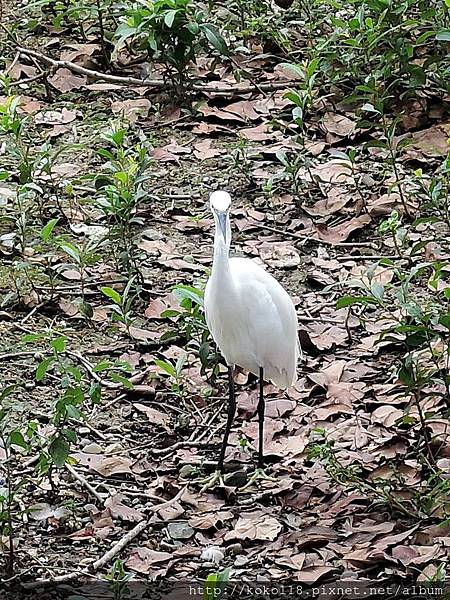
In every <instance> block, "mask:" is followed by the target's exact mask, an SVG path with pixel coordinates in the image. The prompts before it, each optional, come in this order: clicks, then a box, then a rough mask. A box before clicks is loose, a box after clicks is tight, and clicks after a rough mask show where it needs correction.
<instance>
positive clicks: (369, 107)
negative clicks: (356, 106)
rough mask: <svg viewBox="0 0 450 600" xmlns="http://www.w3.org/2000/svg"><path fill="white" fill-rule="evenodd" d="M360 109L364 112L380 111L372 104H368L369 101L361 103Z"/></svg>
mask: <svg viewBox="0 0 450 600" xmlns="http://www.w3.org/2000/svg"><path fill="white" fill-rule="evenodd" d="M361 110H365V111H366V112H372V113H375V114H377V115H381V113H380V111H379V110H377V109H376V108H375V106H374V105H373V104H370V102H366V104H363V105H362V107H361Z"/></svg>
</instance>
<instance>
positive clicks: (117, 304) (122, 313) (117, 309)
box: [100, 276, 137, 335]
mask: <svg viewBox="0 0 450 600" xmlns="http://www.w3.org/2000/svg"><path fill="white" fill-rule="evenodd" d="M135 279H136V277H135V276H134V277H132V278H131V279H130V280H129V281H128V283H127V284H126V286H125V288H124V290H123V292H122V293H121V294H120V293H119V292H118V291H116V290H114V289H113V288H111V287H107V286H104V287H102V288H100V289H101V291H102V293H103V294H104V295H105V296H107V297H108V298H110V299H111V300H112V301H113V304H112V305H110V308H111V309H112V320H113V321H115V322H118V323H122V324H123V325H125V329H126V332H127V334H128V335H131V334H130V327H131V326H132V325H133V323H134V317H133V316H132V310H131V309H132V306H133V302H134V300H135V298H136V296H137V292H136V291H134V289H133V284H134V281H135Z"/></svg>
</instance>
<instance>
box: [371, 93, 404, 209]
mask: <svg viewBox="0 0 450 600" xmlns="http://www.w3.org/2000/svg"><path fill="white" fill-rule="evenodd" d="M362 110H365V111H369V112H372V113H374V114H376V115H379V116H380V117H381V127H382V131H383V136H382V137H381V138H380V139H378V140H372V141H370V142H367V144H366V148H380V149H381V150H383V151H384V152H385V153H386V154H387V163H388V164H389V165H390V166H391V167H392V171H393V175H394V182H393V183H392V184H391V185H390V186H389V188H388V191H389V192H391V191H393V190H396V191H397V193H398V195H399V197H400V202H401V204H402V207H403V211H404V213H405V216H407V217H410V216H411V214H410V209H409V207H408V204H407V202H406V195H405V192H404V191H403V185H402V182H403V178H402V177H400V173H399V170H398V165H397V158H398V155H399V153H400V152H401V151H402V150H403V149H405V148H406V147H407V146H408V145H409V144H410V143H411V139H410V138H408V137H405V138H403V139H398V138H397V137H396V129H397V124H398V121H399V119H398V118H395V119H393V120H392V121H388V119H387V118H386V115H385V113H384V111H383V108H382V106H381V105H380V106H379V107H378V108H375V107H374V106H373V105H372V104H370V103H366V104H364V106H363V107H362Z"/></svg>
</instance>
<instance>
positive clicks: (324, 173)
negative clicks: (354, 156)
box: [311, 159, 352, 183]
mask: <svg viewBox="0 0 450 600" xmlns="http://www.w3.org/2000/svg"><path fill="white" fill-rule="evenodd" d="M311 174H312V175H313V177H315V178H317V179H318V180H319V181H321V182H324V183H347V182H348V180H349V179H351V174H352V171H351V163H350V162H349V161H348V162H347V161H344V160H343V159H340V160H338V159H331V160H329V161H328V162H326V163H322V164H320V165H317V166H316V167H314V168H313V169H311Z"/></svg>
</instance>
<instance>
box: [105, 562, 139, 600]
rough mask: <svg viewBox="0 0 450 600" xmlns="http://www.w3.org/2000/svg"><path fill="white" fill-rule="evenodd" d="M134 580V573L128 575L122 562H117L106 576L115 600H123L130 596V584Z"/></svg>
mask: <svg viewBox="0 0 450 600" xmlns="http://www.w3.org/2000/svg"><path fill="white" fill-rule="evenodd" d="M133 578H134V575H133V573H127V571H126V570H125V565H124V563H123V561H122V560H119V559H117V560H115V561H114V563H113V566H112V567H111V569H110V570H109V572H108V573H107V575H106V580H107V581H108V582H109V586H110V588H111V591H112V593H113V597H114V600H123V599H124V598H128V597H129V596H130V588H129V585H128V584H129V582H130V581H132V580H133Z"/></svg>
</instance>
